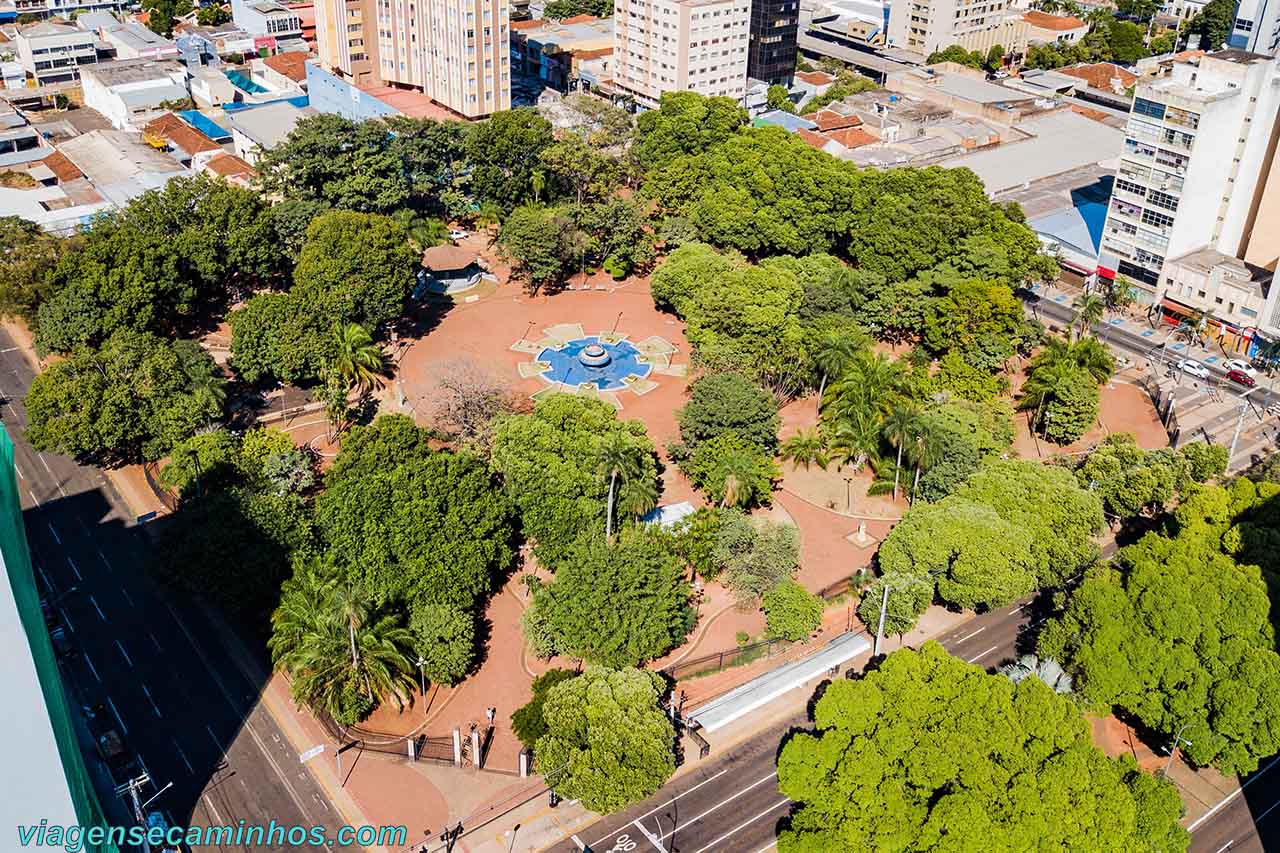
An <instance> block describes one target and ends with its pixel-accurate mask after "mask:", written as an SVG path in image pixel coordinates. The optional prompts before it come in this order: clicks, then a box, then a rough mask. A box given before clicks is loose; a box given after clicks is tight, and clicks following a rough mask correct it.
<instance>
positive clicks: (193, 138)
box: [142, 113, 221, 154]
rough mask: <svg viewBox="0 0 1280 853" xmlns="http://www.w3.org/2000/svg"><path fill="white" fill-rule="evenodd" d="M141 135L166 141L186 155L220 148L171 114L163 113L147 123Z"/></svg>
mask: <svg viewBox="0 0 1280 853" xmlns="http://www.w3.org/2000/svg"><path fill="white" fill-rule="evenodd" d="M142 133H143V135H144V136H145V135H150V136H156V137H159V138H160V139H164V140H167V141H168V142H169V143H170V144H171V145H173V147H174V148H178V149H181V150H182V151H185V152H186V153H187V154H197V153H199V152H201V151H218V150H220V148H221V146H219V145H218V143H216V142H214V141H213V140H212V139H210V138H209V137H207V136H205V135H204V134H203V133H201V132H200V131H198V130H196V129H195V128H194V127H192V126H191V125H189V124H187V123H186V122H185V121H183V120H182V119H180V118H178V117H177V116H176V115H174V114H173V113H164V114H163V115H161V116H160V117H159V118H156V119H154V120H152V121H150V122H148V123H147V125H146V127H144V128H142Z"/></svg>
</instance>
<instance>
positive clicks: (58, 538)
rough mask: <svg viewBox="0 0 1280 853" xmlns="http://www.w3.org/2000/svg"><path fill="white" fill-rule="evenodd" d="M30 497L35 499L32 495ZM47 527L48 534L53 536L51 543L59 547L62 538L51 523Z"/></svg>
mask: <svg viewBox="0 0 1280 853" xmlns="http://www.w3.org/2000/svg"><path fill="white" fill-rule="evenodd" d="M31 497H33V498H34V497H35V495H32V496H31ZM48 527H49V532H50V533H52V534H53V541H54V542H57V543H58V544H59V545H61V544H62V537H61V536H59V535H58V531H57V529H56V528H54V526H53V522H49V524H48Z"/></svg>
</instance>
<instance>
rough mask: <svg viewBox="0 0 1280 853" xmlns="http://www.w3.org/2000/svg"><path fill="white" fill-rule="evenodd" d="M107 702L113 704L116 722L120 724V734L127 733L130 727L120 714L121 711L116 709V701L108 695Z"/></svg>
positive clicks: (112, 708)
mask: <svg viewBox="0 0 1280 853" xmlns="http://www.w3.org/2000/svg"><path fill="white" fill-rule="evenodd" d="M107 704H108V705H110V706H111V713H113V714H115V716H116V722H117V723H119V724H120V734H122V735H127V734H128V733H129V727H128V726H126V725H125V724H124V718H123V717H121V716H120V712H119V711H117V710H116V703H115V702H113V701H111V697H110V696H108V697H107Z"/></svg>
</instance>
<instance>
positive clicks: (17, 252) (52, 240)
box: [0, 216, 77, 325]
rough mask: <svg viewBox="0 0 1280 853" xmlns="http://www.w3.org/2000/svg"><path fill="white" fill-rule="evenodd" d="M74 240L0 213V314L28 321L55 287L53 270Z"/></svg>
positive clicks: (72, 245) (34, 316) (71, 246)
mask: <svg viewBox="0 0 1280 853" xmlns="http://www.w3.org/2000/svg"><path fill="white" fill-rule="evenodd" d="M76 243H77V241H76V240H74V239H60V238H58V237H54V236H53V235H51V234H47V233H45V232H44V231H42V230H41V228H40V226H39V225H36V224H35V223H34V222H29V221H27V220H25V219H21V218H19V217H17V216H0V315H3V316H6V317H20V318H22V319H23V320H26V321H27V323H28V324H29V325H31V324H33V323H34V321H35V319H36V313H37V311H38V310H39V308H40V305H41V304H42V303H43V302H44V301H45V300H46V299H48V298H49V297H50V296H51V295H52V293H53V288H54V283H53V280H52V279H53V272H54V270H55V269H56V268H57V266H58V263H59V261H60V259H61V258H62V256H63V255H64V254H66V253H67V252H69V251H72V250H73V249H74V248H75V246H76Z"/></svg>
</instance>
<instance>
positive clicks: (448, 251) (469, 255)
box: [422, 243, 476, 271]
mask: <svg viewBox="0 0 1280 853" xmlns="http://www.w3.org/2000/svg"><path fill="white" fill-rule="evenodd" d="M475 262H476V253H475V252H472V251H470V250H468V249H464V248H462V247H461V246H455V245H453V244H452V243H442V244H441V245H439V246H432V247H431V248H429V249H427V250H426V251H424V252H423V253H422V266H424V267H425V268H427V269H429V270H433V271H445V270H461V269H466V268H467V267H469V266H471V265H472V264H474V263H475Z"/></svg>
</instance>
